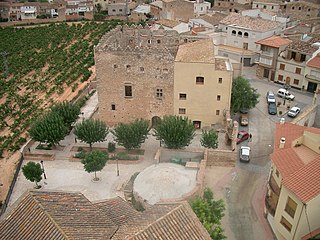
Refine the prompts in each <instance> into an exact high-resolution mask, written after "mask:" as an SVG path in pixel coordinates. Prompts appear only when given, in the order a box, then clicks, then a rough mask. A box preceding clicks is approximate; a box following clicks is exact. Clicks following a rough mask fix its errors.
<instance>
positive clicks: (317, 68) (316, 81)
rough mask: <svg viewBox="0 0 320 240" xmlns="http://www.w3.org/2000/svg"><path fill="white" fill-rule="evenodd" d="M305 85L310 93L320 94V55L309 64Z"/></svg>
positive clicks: (306, 70) (307, 65)
mask: <svg viewBox="0 0 320 240" xmlns="http://www.w3.org/2000/svg"><path fill="white" fill-rule="evenodd" d="M303 85H304V86H306V90H307V91H308V92H318V93H320V53H318V54H316V55H315V56H314V57H312V58H311V59H310V60H309V61H308V62H307V64H306V69H305V79H304V83H303Z"/></svg>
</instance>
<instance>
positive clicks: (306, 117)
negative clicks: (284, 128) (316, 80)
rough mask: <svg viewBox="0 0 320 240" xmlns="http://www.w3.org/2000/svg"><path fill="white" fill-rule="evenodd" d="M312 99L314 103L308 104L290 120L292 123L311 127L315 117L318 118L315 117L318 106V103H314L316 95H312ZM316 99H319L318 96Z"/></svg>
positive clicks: (314, 122)
mask: <svg viewBox="0 0 320 240" xmlns="http://www.w3.org/2000/svg"><path fill="white" fill-rule="evenodd" d="M313 101H314V104H312V105H310V106H309V107H308V108H307V109H306V110H305V111H303V113H301V114H300V115H298V116H297V117H296V118H295V119H294V120H293V121H292V123H293V124H297V125H300V126H306V127H313V126H314V125H315V124H316V119H319V117H318V118H317V110H318V108H319V105H318V104H316V96H315V97H314V99H313ZM318 101H320V97H319V100H318ZM315 127H317V126H315Z"/></svg>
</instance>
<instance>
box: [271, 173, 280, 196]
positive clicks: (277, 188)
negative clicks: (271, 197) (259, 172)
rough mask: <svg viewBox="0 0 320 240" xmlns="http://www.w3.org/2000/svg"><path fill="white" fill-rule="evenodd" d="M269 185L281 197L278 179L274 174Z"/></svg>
mask: <svg viewBox="0 0 320 240" xmlns="http://www.w3.org/2000/svg"><path fill="white" fill-rule="evenodd" d="M269 187H270V188H271V190H272V191H273V192H274V194H276V195H277V196H278V197H279V195H280V187H279V186H278V184H277V182H276V180H275V179H274V177H273V176H271V177H270V180H269Z"/></svg>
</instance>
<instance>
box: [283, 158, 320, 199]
mask: <svg viewBox="0 0 320 240" xmlns="http://www.w3.org/2000/svg"><path fill="white" fill-rule="evenodd" d="M283 184H284V185H285V186H286V187H287V188H288V189H290V190H291V191H292V192H294V193H295V194H296V195H297V197H298V198H300V199H301V201H302V202H304V203H307V202H308V201H310V200H311V199H313V198H314V197H316V196H318V195H319V194H320V155H319V156H318V157H317V158H316V159H314V160H313V161H312V162H310V163H309V164H307V165H305V166H304V167H302V168H300V169H299V171H297V172H295V173H294V174H292V175H291V176H289V177H288V178H286V179H284V180H283Z"/></svg>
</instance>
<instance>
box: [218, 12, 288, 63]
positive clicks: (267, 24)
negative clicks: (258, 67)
mask: <svg viewBox="0 0 320 240" xmlns="http://www.w3.org/2000/svg"><path fill="white" fill-rule="evenodd" d="M219 28H220V29H221V31H223V32H226V35H227V36H226V45H220V46H219V55H220V56H224V57H228V58H231V59H233V60H236V61H238V62H241V63H242V64H243V66H251V65H252V64H254V63H255V62H257V61H258V59H259V54H258V51H259V45H258V44H256V41H259V40H261V39H264V38H267V37H271V36H273V35H275V34H277V33H280V32H281V30H282V28H283V27H282V26H281V24H280V23H278V22H275V21H269V20H264V19H261V18H253V17H248V16H242V15H241V14H237V13H230V14H229V15H228V16H227V17H225V18H224V19H222V20H221V21H220V24H219Z"/></svg>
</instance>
